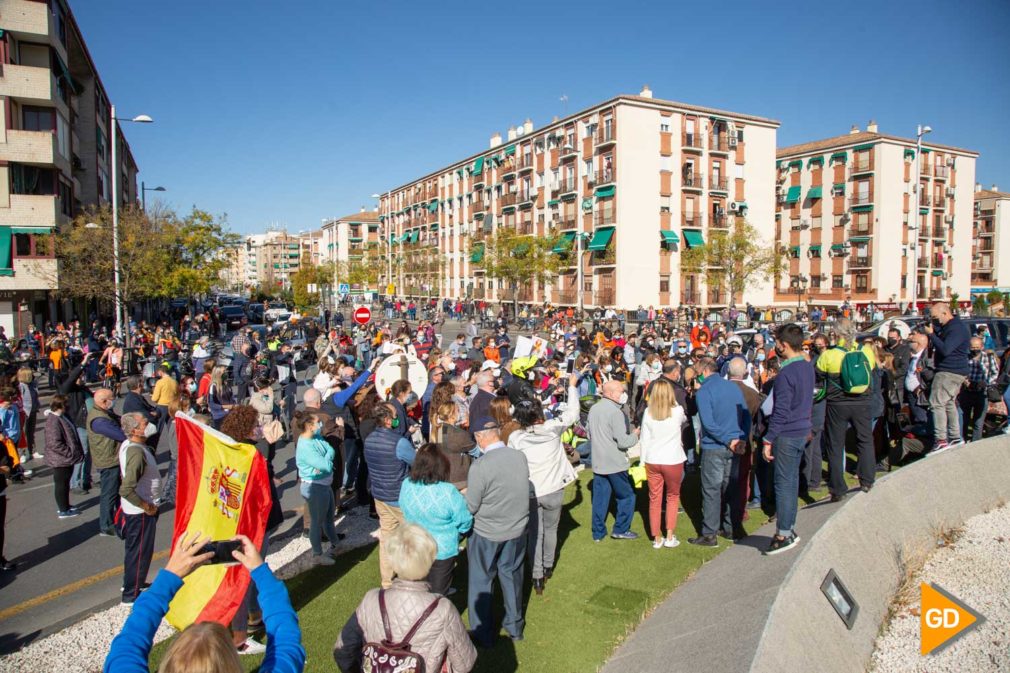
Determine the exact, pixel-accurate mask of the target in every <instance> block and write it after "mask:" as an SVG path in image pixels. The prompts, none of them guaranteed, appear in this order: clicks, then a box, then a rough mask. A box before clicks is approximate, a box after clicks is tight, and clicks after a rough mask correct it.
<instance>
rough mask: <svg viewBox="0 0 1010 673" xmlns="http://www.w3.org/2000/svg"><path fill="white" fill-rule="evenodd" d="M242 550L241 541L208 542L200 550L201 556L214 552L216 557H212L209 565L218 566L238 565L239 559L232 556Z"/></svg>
mask: <svg viewBox="0 0 1010 673" xmlns="http://www.w3.org/2000/svg"><path fill="white" fill-rule="evenodd" d="M241 548H242V543H241V542H240V541H239V540H215V541H213V542H208V543H207V544H205V545H204V546H203V549H201V550H200V553H201V554H206V553H207V552H214V556H212V557H211V559H210V560H209V561H207V563H210V564H218V563H238V559H236V558H235V557H234V556H232V555H231V553H232V552H233V551H236V550H239V549H241Z"/></svg>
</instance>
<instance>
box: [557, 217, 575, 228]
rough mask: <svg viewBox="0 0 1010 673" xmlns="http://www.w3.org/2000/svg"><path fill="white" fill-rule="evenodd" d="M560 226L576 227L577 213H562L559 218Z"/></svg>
mask: <svg viewBox="0 0 1010 673" xmlns="http://www.w3.org/2000/svg"><path fill="white" fill-rule="evenodd" d="M558 228H559V229H562V230H564V229H574V228H575V215H562V216H561V217H559V218H558Z"/></svg>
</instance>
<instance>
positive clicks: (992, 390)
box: [985, 385, 1003, 403]
mask: <svg viewBox="0 0 1010 673" xmlns="http://www.w3.org/2000/svg"><path fill="white" fill-rule="evenodd" d="M985 396H986V398H988V400H989V402H990V403H992V402H1002V401H1003V391H1001V390H1000V389H999V386H996V385H992V386H986V387H985Z"/></svg>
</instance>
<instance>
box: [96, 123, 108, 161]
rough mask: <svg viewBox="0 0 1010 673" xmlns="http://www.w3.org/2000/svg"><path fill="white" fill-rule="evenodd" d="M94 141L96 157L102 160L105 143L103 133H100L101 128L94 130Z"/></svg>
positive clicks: (103, 158)
mask: <svg viewBox="0 0 1010 673" xmlns="http://www.w3.org/2000/svg"><path fill="white" fill-rule="evenodd" d="M95 143H96V144H95V153H96V154H98V157H99V158H100V159H102V160H103V161H104V160H105V146H106V143H105V134H104V133H102V129H96V130H95Z"/></svg>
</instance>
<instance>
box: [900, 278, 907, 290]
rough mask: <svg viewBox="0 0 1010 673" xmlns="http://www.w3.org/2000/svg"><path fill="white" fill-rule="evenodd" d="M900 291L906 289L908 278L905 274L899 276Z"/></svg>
mask: <svg viewBox="0 0 1010 673" xmlns="http://www.w3.org/2000/svg"><path fill="white" fill-rule="evenodd" d="M901 289H902V290H907V289H908V276H907V275H905V274H901Z"/></svg>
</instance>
